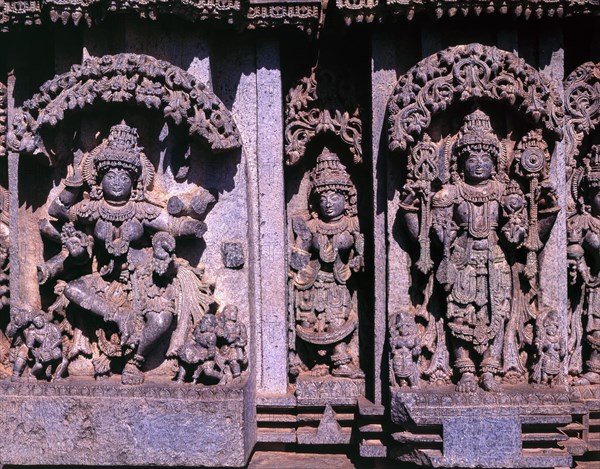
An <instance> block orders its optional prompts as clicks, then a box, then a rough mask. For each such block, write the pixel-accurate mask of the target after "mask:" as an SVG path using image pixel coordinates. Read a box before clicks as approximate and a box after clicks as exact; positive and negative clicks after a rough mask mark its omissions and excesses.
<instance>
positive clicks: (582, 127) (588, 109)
mask: <svg viewBox="0 0 600 469" xmlns="http://www.w3.org/2000/svg"><path fill="white" fill-rule="evenodd" d="M564 87H565V112H566V115H567V119H568V125H567V137H568V140H567V141H568V143H569V148H568V154H569V155H570V156H571V157H573V156H574V154H575V153H577V150H578V148H579V146H580V145H581V143H582V141H583V139H584V137H585V136H586V135H588V134H589V133H590V131H591V130H593V129H595V128H596V126H597V125H598V122H599V121H600V63H598V64H595V63H593V62H587V63H584V64H583V65H581V66H579V67H577V68H576V69H575V70H574V71H573V73H571V74H570V75H569V76H568V77H567V79H566V80H565V83H564ZM571 164H574V161H573V160H571Z"/></svg>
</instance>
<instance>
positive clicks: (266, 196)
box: [255, 34, 288, 394]
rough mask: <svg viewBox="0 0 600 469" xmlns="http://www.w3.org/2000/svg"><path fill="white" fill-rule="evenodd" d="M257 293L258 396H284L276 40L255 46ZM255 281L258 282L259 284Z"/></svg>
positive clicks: (284, 270)
mask: <svg viewBox="0 0 600 469" xmlns="http://www.w3.org/2000/svg"><path fill="white" fill-rule="evenodd" d="M256 69H257V71H256V85H257V89H258V97H257V109H256V114H257V118H258V122H257V139H258V141H257V168H256V169H257V172H258V207H257V208H258V209H259V210H258V214H257V217H258V227H259V228H258V230H259V232H258V246H257V249H256V253H257V255H258V258H257V259H256V263H257V267H258V272H259V275H258V276H257V277H255V281H256V282H257V288H256V289H255V291H256V293H257V294H258V295H259V303H258V317H257V320H258V327H257V331H256V332H257V334H256V335H257V337H256V340H257V341H256V345H257V348H256V362H257V364H258V365H257V384H258V392H259V393H263V394H285V393H286V392H287V374H288V364H287V353H288V350H287V341H288V340H287V300H286V296H287V295H286V293H287V261H286V259H287V245H286V236H285V235H286V227H285V192H284V174H283V161H284V155H283V109H282V105H283V99H282V90H281V67H280V57H279V39H277V38H276V37H275V36H271V35H270V34H265V35H259V36H258V38H257V43H256ZM258 282H259V283H258Z"/></svg>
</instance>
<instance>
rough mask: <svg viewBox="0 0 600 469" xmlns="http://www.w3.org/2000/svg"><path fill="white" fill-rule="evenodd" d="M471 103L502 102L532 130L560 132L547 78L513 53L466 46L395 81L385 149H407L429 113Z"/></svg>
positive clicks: (557, 107) (430, 59)
mask: <svg viewBox="0 0 600 469" xmlns="http://www.w3.org/2000/svg"><path fill="white" fill-rule="evenodd" d="M475 99H479V100H491V101H503V102H506V103H508V104H510V105H511V107H513V108H515V109H517V110H518V111H519V112H520V113H521V114H523V115H524V116H526V117H527V118H529V119H530V120H531V121H532V122H533V123H534V124H535V125H536V127H537V126H541V127H542V129H543V130H545V131H549V132H551V133H553V134H555V135H557V136H559V135H560V134H561V123H562V119H563V115H564V112H563V107H562V104H561V99H560V96H559V95H558V93H557V92H556V90H555V89H554V87H553V86H552V84H551V82H550V80H549V79H548V78H547V77H545V76H544V75H543V74H541V73H540V72H538V71H537V70H536V69H535V68H533V67H531V66H530V65H527V64H526V63H525V61H524V60H523V59H521V58H519V57H518V56H516V55H515V54H512V53H510V52H506V51H502V50H500V49H497V48H496V47H490V46H484V45H482V44H468V45H461V46H454V47H450V48H448V49H445V50H443V51H441V52H438V53H436V54H434V55H431V56H429V57H427V58H425V59H423V60H422V61H421V62H419V63H418V64H417V65H415V66H414V67H413V68H411V69H410V70H409V71H408V72H407V73H406V74H405V75H403V76H402V77H401V78H400V79H399V80H398V83H397V84H396V87H395V88H394V92H393V94H392V96H391V98H390V101H389V103H388V115H389V122H388V125H389V127H388V132H389V148H390V150H391V151H396V150H406V149H407V148H408V147H410V146H412V144H413V143H415V142H416V141H418V140H419V139H420V137H421V135H422V134H423V133H424V131H425V130H426V129H427V127H429V125H430V124H431V118H432V116H433V115H434V114H437V113H440V112H442V111H444V110H445V109H447V108H448V107H449V106H450V105H451V104H453V103H456V102H465V101H470V100H475Z"/></svg>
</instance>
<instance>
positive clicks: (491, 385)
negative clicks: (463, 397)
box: [480, 371, 500, 392]
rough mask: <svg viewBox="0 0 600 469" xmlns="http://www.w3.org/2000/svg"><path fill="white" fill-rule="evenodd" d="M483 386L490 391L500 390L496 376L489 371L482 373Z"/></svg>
mask: <svg viewBox="0 0 600 469" xmlns="http://www.w3.org/2000/svg"><path fill="white" fill-rule="evenodd" d="M480 381H481V387H482V388H483V389H484V390H486V391H489V392H498V391H499V390H500V385H499V384H498V381H496V377H495V376H494V375H493V374H492V373H490V372H489V371H488V372H486V373H484V374H483V375H481V380H480Z"/></svg>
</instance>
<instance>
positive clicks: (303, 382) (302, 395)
mask: <svg viewBox="0 0 600 469" xmlns="http://www.w3.org/2000/svg"><path fill="white" fill-rule="evenodd" d="M364 395H365V380H364V379H350V378H336V377H333V376H327V377H325V378H320V377H312V376H301V377H299V378H298V380H297V382H296V397H297V399H298V406H300V407H302V406H322V405H323V403H327V404H329V405H333V406H347V405H350V406H352V405H355V404H356V401H357V399H358V397H359V396H364Z"/></svg>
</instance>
